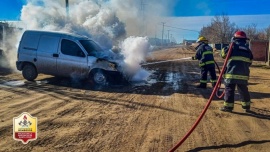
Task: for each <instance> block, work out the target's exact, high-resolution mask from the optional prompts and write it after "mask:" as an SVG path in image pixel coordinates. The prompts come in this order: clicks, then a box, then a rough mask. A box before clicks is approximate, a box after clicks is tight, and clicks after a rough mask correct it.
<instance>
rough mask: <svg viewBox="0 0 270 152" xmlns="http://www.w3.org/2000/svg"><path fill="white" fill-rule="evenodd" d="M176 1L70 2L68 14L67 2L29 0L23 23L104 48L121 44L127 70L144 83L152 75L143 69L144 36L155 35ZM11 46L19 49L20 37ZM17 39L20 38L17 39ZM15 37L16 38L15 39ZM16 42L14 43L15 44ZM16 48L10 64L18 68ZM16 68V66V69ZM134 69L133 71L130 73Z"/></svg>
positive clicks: (103, 0)
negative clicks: (76, 36)
mask: <svg viewBox="0 0 270 152" xmlns="http://www.w3.org/2000/svg"><path fill="white" fill-rule="evenodd" d="M173 3H174V2H173V1H164V2H158V3H157V2H156V0H147V1H146V0H141V1H139V0H136V1H134V0H69V11H68V12H69V13H68V14H67V10H66V8H65V1H64V0H63V1H55V0H27V4H26V5H24V6H23V8H22V10H21V17H20V19H21V21H22V22H23V23H22V24H24V25H25V29H24V30H26V29H28V30H50V31H63V32H71V33H76V34H80V35H85V36H88V37H90V38H92V39H94V40H95V41H97V42H98V43H99V44H100V45H101V46H102V47H103V48H105V49H111V48H113V46H115V45H117V44H119V43H121V42H122V43H121V46H120V48H122V54H123V55H124V56H125V60H124V63H126V67H127V68H128V70H126V71H127V72H129V73H132V72H133V74H134V79H140V78H142V79H145V78H146V77H147V76H148V75H149V73H148V72H147V71H145V70H143V69H141V66H140V63H141V62H142V61H143V60H144V58H145V56H146V55H147V52H148V51H149V49H150V45H149V43H148V40H147V38H146V37H129V38H127V39H126V40H125V41H124V42H123V40H124V39H125V38H126V36H131V35H133V36H145V35H147V33H148V34H150V33H155V31H154V30H155V28H153V27H154V26H156V24H157V23H158V19H159V18H160V17H161V16H164V15H167V14H168V13H169V12H168V10H171V9H168V7H170V6H172V4H173ZM15 35H16V36H14V38H12V39H13V40H14V39H16V41H13V42H11V44H12V43H13V45H14V46H17V45H18V43H19V39H20V38H21V33H18V34H15ZM17 35H18V36H17ZM15 37H16V38H15ZM14 42H15V43H14ZM16 50H17V49H16V48H15V49H13V50H12V51H9V50H8V51H7V52H12V53H10V55H9V57H10V59H11V58H12V57H13V58H12V59H11V60H10V62H11V63H12V65H15V64H14V63H15V61H16V53H17V52H16ZM13 67H15V66H13ZM130 69H132V71H130Z"/></svg>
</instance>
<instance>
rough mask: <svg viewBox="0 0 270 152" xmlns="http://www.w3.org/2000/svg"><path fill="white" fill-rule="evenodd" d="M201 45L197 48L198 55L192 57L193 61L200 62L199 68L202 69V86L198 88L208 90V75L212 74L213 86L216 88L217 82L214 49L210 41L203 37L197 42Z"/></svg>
mask: <svg viewBox="0 0 270 152" xmlns="http://www.w3.org/2000/svg"><path fill="white" fill-rule="evenodd" d="M197 43H199V45H198V46H197V47H196V48H195V49H196V55H195V57H192V60H199V61H200V62H199V66H200V68H201V79H200V84H199V85H198V86H196V87H197V88H206V86H207V74H208V72H209V73H210V78H211V79H210V81H211V83H212V86H213V87H215V85H216V82H217V76H216V70H215V62H214V56H213V49H212V47H211V46H209V45H208V40H207V39H206V38H205V37H203V36H201V37H199V39H198V40H197Z"/></svg>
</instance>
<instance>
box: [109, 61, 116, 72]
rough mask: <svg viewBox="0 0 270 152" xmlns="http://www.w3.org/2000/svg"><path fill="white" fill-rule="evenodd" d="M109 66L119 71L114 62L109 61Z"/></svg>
mask: <svg viewBox="0 0 270 152" xmlns="http://www.w3.org/2000/svg"><path fill="white" fill-rule="evenodd" d="M109 68H110V69H112V70H113V71H117V69H116V64H114V63H109Z"/></svg>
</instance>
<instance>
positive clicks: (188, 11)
mask: <svg viewBox="0 0 270 152" xmlns="http://www.w3.org/2000/svg"><path fill="white" fill-rule="evenodd" d="M26 1H27V0H0V10H1V13H0V21H1V20H2V21H9V20H19V19H20V13H21V12H20V11H21V9H22V6H23V5H24V4H25V3H26ZM36 1H38V0H36ZM63 1H64V0H63ZM138 1H139V0H138ZM145 1H147V0H145ZM153 1H155V2H157V1H158V0H153ZM160 1H161V0H160ZM149 2H150V1H149ZM149 2H148V5H147V6H150V5H149ZM168 2H173V3H175V5H174V7H172V9H171V10H170V8H168V10H170V12H171V14H170V15H169V17H168V19H166V21H164V22H166V25H167V26H174V27H178V28H183V29H190V30H196V31H200V29H201V28H202V27H203V26H207V25H208V24H210V22H211V19H212V18H213V16H215V15H220V14H222V13H225V14H227V15H229V17H230V21H231V22H233V23H236V25H237V26H239V27H245V26H247V25H251V24H256V25H257V28H259V29H262V28H266V27H268V26H269V25H270V20H269V18H270V0H168ZM163 3H164V1H163ZM160 27H161V26H160ZM165 28H166V31H167V30H170V32H171V34H173V35H174V37H175V38H176V39H177V41H178V42H179V41H182V39H184V38H185V39H196V38H197V37H198V33H196V32H192V31H185V30H180V29H175V28H170V27H165Z"/></svg>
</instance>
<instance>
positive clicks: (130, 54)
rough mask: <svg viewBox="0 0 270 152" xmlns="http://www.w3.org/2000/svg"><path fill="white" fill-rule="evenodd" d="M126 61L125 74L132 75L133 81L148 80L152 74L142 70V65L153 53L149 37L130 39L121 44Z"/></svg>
mask: <svg viewBox="0 0 270 152" xmlns="http://www.w3.org/2000/svg"><path fill="white" fill-rule="evenodd" d="M120 48H121V50H122V54H123V55H124V57H125V60H124V63H125V65H124V70H125V71H124V72H125V73H128V74H130V75H132V76H133V77H132V78H131V79H132V80H133V81H140V80H146V79H147V77H148V76H149V75H150V73H149V72H148V71H146V70H144V69H142V68H141V65H140V64H141V63H142V62H143V61H144V60H145V57H146V56H147V54H148V53H149V52H150V51H151V45H150V44H149V42H148V38H147V37H129V38H127V39H125V41H124V42H123V43H121V44H120Z"/></svg>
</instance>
